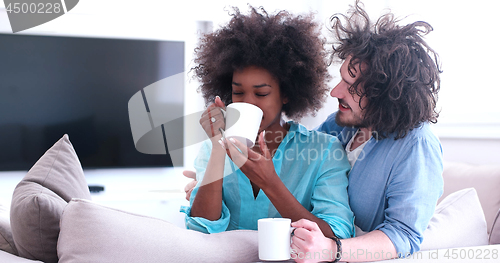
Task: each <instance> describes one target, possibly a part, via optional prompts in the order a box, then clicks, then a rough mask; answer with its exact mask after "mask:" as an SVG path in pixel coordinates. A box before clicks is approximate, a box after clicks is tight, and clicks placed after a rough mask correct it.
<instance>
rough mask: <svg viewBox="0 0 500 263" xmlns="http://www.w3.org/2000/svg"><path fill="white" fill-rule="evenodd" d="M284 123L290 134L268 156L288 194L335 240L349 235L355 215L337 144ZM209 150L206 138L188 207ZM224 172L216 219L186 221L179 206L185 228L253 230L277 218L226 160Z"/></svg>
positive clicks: (187, 210)
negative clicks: (264, 220)
mask: <svg viewBox="0 0 500 263" xmlns="http://www.w3.org/2000/svg"><path fill="white" fill-rule="evenodd" d="M289 123H290V125H291V126H290V130H289V132H288V133H287V135H286V136H285V138H284V139H283V141H282V142H281V144H280V145H279V147H278V149H277V151H276V153H275V155H274V157H273V163H274V167H275V170H276V173H277V174H278V176H279V177H280V179H281V181H282V182H283V183H284V184H285V186H286V187H287V188H288V190H289V191H290V192H291V193H292V194H293V196H295V198H296V199H297V200H298V201H299V202H300V203H301V204H302V205H303V206H304V207H305V208H306V209H307V210H309V211H310V212H311V213H312V214H314V215H315V216H316V217H318V218H320V219H322V220H324V221H325V222H327V223H328V224H329V225H330V227H331V228H332V230H333V232H334V233H335V234H336V235H337V236H338V237H340V238H349V237H352V236H353V235H354V215H353V212H352V211H351V209H350V207H349V200H348V195H347V183H348V179H347V174H348V173H349V170H350V165H349V162H348V161H347V156H346V154H345V151H344V149H343V147H342V144H341V143H340V141H339V140H338V139H337V138H336V137H334V136H331V135H328V134H324V133H321V132H317V131H309V130H307V129H306V128H305V127H304V126H302V125H300V124H297V123H294V122H289ZM210 152H211V143H210V142H209V141H208V140H207V141H206V142H204V143H203V146H202V148H201V150H200V152H199V154H198V156H197V158H196V160H195V169H196V174H197V180H198V185H197V186H196V187H195V188H194V189H193V192H192V194H191V200H190V204H191V205H192V204H193V200H194V199H195V198H196V194H197V192H198V189H199V187H200V184H201V182H202V179H203V176H204V174H205V169H206V167H207V163H208V159H209V157H210ZM224 169H225V171H224V179H223V180H224V181H223V196H222V213H221V216H220V218H219V219H218V220H216V221H211V220H207V219H205V218H202V217H191V216H190V211H191V208H190V207H186V206H183V207H182V208H181V212H184V213H185V214H186V227H187V228H188V229H193V230H197V231H200V232H204V233H218V232H222V231H226V230H235V229H250V230H257V220H258V219H260V218H273V217H281V216H280V214H279V213H278V211H277V210H276V208H275V207H274V205H273V204H272V203H271V202H270V200H269V199H268V198H267V196H266V195H265V193H264V192H263V191H262V190H260V192H259V194H258V195H257V198H254V194H253V191H252V186H251V184H250V180H248V178H247V177H246V176H245V174H243V172H241V170H239V169H237V167H236V165H235V164H234V163H233V162H232V161H231V159H230V158H229V157H228V156H226V160H225V168H224Z"/></svg>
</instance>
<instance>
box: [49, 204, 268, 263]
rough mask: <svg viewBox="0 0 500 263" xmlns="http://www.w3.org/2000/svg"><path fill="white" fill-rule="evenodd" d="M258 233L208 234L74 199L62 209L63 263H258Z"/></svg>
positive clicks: (60, 253)
mask: <svg viewBox="0 0 500 263" xmlns="http://www.w3.org/2000/svg"><path fill="white" fill-rule="evenodd" d="M257 242H258V238H257V231H251V230H235V231H228V232H222V233H217V234H204V233H201V232H197V231H194V230H187V229H184V228H180V227H177V226H175V225H173V224H171V223H169V222H166V221H163V220H161V219H157V218H152V217H147V216H143V215H136V214H132V213H129V212H124V211H121V210H117V209H113V208H108V207H105V206H102V205H99V204H96V203H94V202H92V201H87V200H81V199H73V200H72V201H71V202H70V203H69V204H68V205H67V206H66V208H65V209H64V213H63V215H62V218H61V233H60V235H59V244H58V250H57V252H58V253H59V262H60V263H76V262H82V263H84V262H85V263H86V262H100V263H107V262H110V263H114V262H134V263H141V262H144V263H149V262H258V261H259V257H258V245H257Z"/></svg>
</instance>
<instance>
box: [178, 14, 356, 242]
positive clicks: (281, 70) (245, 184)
mask: <svg viewBox="0 0 500 263" xmlns="http://www.w3.org/2000/svg"><path fill="white" fill-rule="evenodd" d="M323 45H324V40H323V39H322V38H320V32H319V26H318V24H317V23H315V22H314V21H313V16H312V15H308V16H294V15H291V14H290V13H288V12H286V11H280V12H277V13H275V14H268V13H267V12H266V11H265V10H264V9H263V8H259V9H256V8H252V7H251V8H250V12H249V14H248V15H245V14H242V13H240V11H239V10H238V9H237V8H234V9H233V13H232V19H231V20H230V21H229V23H228V24H226V25H225V26H223V27H222V28H220V29H219V30H216V31H215V32H213V33H211V34H207V35H205V36H204V37H203V38H202V40H201V43H200V45H199V47H198V48H197V49H196V50H195V62H196V63H197V66H196V67H194V68H193V69H192V70H193V72H194V73H195V76H196V77H197V78H198V79H199V80H200V82H201V86H200V90H201V92H202V94H203V97H204V98H205V101H206V102H207V104H209V105H208V107H207V109H206V110H205V112H204V113H203V114H202V116H201V119H200V124H201V126H202V127H203V129H204V130H205V132H206V133H207V135H208V137H209V138H210V139H209V140H207V141H205V142H204V144H203V146H202V148H201V150H200V153H199V154H198V156H197V158H196V161H195V168H196V173H197V177H198V183H197V185H196V187H195V188H194V189H193V191H192V193H191V197H190V207H183V208H182V211H183V212H184V213H186V226H187V228H189V229H194V230H198V231H201V232H204V233H218V232H222V231H226V230H235V229H253V230H257V220H258V219H260V218H273V217H283V218H290V219H291V220H292V221H297V220H300V219H303V218H304V219H308V220H311V221H313V222H315V223H316V224H317V225H318V226H319V228H320V229H321V231H322V233H323V234H324V235H325V236H327V237H335V236H338V237H340V238H349V237H352V236H353V234H354V225H353V221H354V217H353V213H352V211H351V209H350V207H349V202H348V197H347V174H348V172H349V169H350V165H349V162H348V161H347V158H346V155H345V152H344V150H343V148H342V145H341V144H340V142H339V141H338V139H336V138H335V137H333V136H331V135H327V134H324V133H320V132H316V131H309V130H307V129H306V128H305V127H304V126H302V125H300V124H298V123H297V122H295V121H288V122H286V121H284V118H283V115H286V117H288V119H292V120H298V119H300V118H301V117H302V116H304V115H306V114H308V113H314V112H316V111H317V110H318V109H320V107H321V105H322V102H323V100H324V99H325V97H326V94H327V92H328V87H327V81H328V79H329V74H328V71H327V66H328V63H327V61H326V59H325V58H326V53H325V50H324V47H323ZM232 102H246V103H250V104H253V105H256V106H257V107H259V108H260V109H261V110H262V111H263V118H262V122H261V124H260V128H259V135H258V136H257V139H256V141H257V143H256V146H254V147H253V148H251V149H246V146H245V145H243V144H241V143H239V142H238V141H233V140H227V141H222V135H221V134H220V132H219V128H222V129H225V123H224V117H223V114H222V112H221V108H225V105H228V104H230V103H232ZM236 147H237V148H239V149H241V150H242V152H247V153H248V156H246V157H245V156H244V155H243V154H242V152H239V151H237V150H235V149H236ZM241 159H244V161H243V162H241ZM233 161H234V163H233ZM235 163H239V164H240V165H238V166H240V168H239V169H234V168H235V167H237V165H235Z"/></svg>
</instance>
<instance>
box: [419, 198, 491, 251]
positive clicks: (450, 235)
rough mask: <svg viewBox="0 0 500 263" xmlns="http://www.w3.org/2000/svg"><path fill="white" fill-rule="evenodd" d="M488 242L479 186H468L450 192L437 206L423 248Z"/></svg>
mask: <svg viewBox="0 0 500 263" xmlns="http://www.w3.org/2000/svg"><path fill="white" fill-rule="evenodd" d="M487 244H488V233H487V230H486V221H485V219H484V214H483V209H482V208H481V204H480V203H479V199H478V197H477V193H476V190H475V189H474V188H467V189H463V190H460V191H458V192H455V193H453V194H450V195H449V196H447V197H446V198H445V199H444V200H443V201H442V202H441V203H439V204H438V205H437V207H436V210H435V213H434V216H433V217H432V218H431V221H430V222H429V226H428V227H427V229H426V230H425V232H424V241H423V242H422V245H421V246H420V249H421V250H431V249H445V248H455V247H467V246H482V245H487Z"/></svg>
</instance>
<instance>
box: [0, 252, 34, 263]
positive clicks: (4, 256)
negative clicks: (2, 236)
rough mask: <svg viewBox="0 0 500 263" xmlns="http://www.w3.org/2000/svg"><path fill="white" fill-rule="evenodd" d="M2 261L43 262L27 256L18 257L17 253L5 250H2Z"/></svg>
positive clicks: (0, 260)
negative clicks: (13, 253)
mask: <svg viewBox="0 0 500 263" xmlns="http://www.w3.org/2000/svg"><path fill="white" fill-rule="evenodd" d="M0 262H2V263H43V262H42V261H38V260H31V259H27V258H22V257H18V256H16V255H12V254H10V253H7V252H5V251H0Z"/></svg>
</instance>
